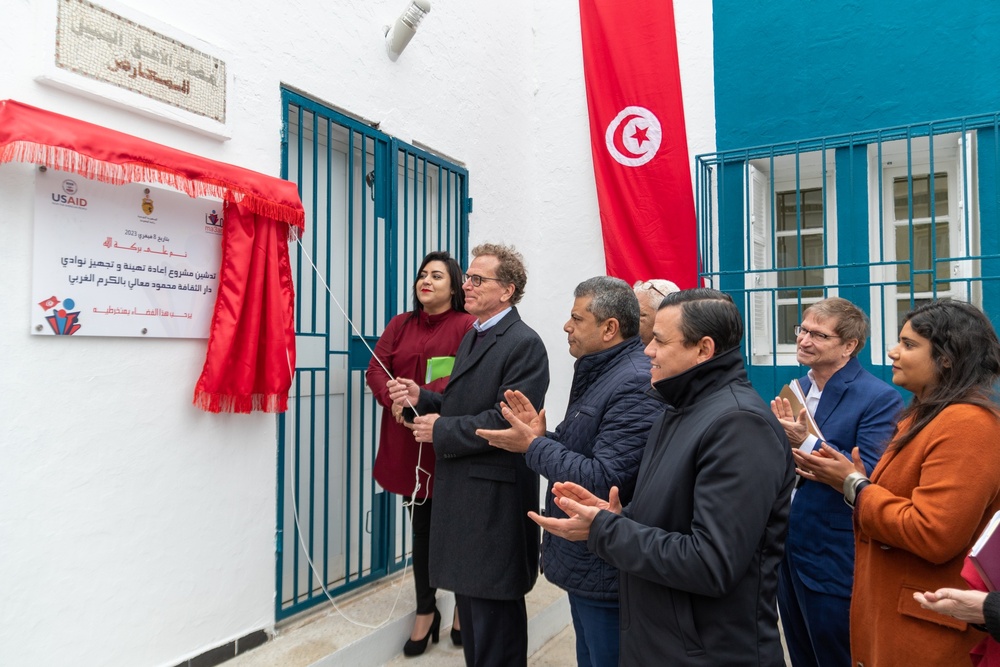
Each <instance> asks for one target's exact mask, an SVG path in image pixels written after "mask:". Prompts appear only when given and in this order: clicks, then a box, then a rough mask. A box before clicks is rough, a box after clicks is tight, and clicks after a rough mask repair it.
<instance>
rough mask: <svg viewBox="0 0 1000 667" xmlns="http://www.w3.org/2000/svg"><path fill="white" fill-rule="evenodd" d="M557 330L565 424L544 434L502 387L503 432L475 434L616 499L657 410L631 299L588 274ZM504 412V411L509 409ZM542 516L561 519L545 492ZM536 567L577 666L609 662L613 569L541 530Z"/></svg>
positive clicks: (614, 613)
mask: <svg viewBox="0 0 1000 667" xmlns="http://www.w3.org/2000/svg"><path fill="white" fill-rule="evenodd" d="M573 296H574V297H575V299H576V300H575V301H574V303H573V310H572V312H571V313H570V318H569V320H568V321H567V322H566V325H565V326H564V327H563V330H564V331H565V332H566V333H567V334H568V336H569V352H570V354H571V355H573V356H574V357H575V358H576V359H577V362H576V366H575V370H574V373H573V384H572V387H571V388H570V395H569V405H568V407H567V409H566V418H565V419H564V420H563V422H562V423H561V424H559V426H558V427H557V428H556V430H555V432H554V433H546V432H545V421H544V419H545V417H544V410H543V411H542V413H541V414H537V413H536V412H535V410H534V407H533V406H532V405H531V403H530V401H528V400H527V399H526V398H525V397H524V395H523V394H521V392H517V391H508V392H507V393H506V395H505V396H506V399H507V400H506V406H505V407H504V409H503V413H504V416H505V417H507V418H508V420H509V421H510V423H511V425H512V428H510V429H507V430H503V431H495V430H492V431H491V430H480V431H477V435H480V436H482V437H484V438H487V439H488V440H489V442H490V444H491V445H493V446H494V447H499V448H501V449H505V450H507V451H511V452H518V453H523V454H524V455H525V461H526V462H527V464H528V467H529V468H531V469H532V470H534V471H535V472H537V473H538V474H540V475H542V476H544V477H545V478H547V479H548V480H550V482H566V481H569V482H576V483H577V484H581V485H583V486H585V487H587V488H588V489H593V490H594V491H595V492H596V493H599V494H603V495H604V496H606V495H607V494H608V493H609V492H610V490H611V487H612V486H617V487H618V488H619V491H620V495H621V497H622V498H623V502H628V500H629V499H630V498H631V497H632V490H633V488H635V477H636V473H637V472H638V470H639V461H640V459H641V458H642V448H643V446H644V445H645V443H646V438H647V437H648V435H649V429H650V427H651V426H652V425H653V422H654V421H656V418H657V417H659V415H660V413H661V412H662V411H663V406H662V404H660V402H659V401H657V400H656V399H655V398H654V397H653V396H652V395H651V394H649V393H647V392H648V391H649V378H650V376H649V360H648V359H647V358H646V356H645V355H644V354H643V344H642V341H641V340H640V338H639V336H638V333H639V302H638V301H637V299H636V297H635V294H634V293H633V291H632V289H631V288H630V287H629V286H628V284H627V283H626V282H624V281H623V280H619V279H618V278H610V277H607V276H598V277H596V278H591V279H589V280H585V281H584V282H582V283H580V284H579V285H578V286H577V288H576V290H575V291H574V292H573ZM512 411H513V412H512ZM546 514H547V515H548V516H555V517H565V516H566V514H565V513H564V512H563V511H562V510H561V509H559V507H557V506H556V505H555V502H554V498H553V496H552V495H551V494H550V493H549V494H547V500H546ZM542 570H543V572H544V573H545V576H546V578H547V579H548V580H549V581H551V582H552V583H554V584H556V585H557V586H559V587H560V588H563V589H565V590H566V591H567V592H568V593H569V601H570V609H571V611H572V614H573V627H574V630H575V631H576V652H577V664H578V665H586V666H588V667H590V666H593V667H603V666H604V665H608V666H610V667H613V666H614V665H617V664H618V613H619V611H618V570H616V569H615V568H614V567H613V566H611V565H609V564H608V563H607V562H605V561H603V560H601V559H600V558H598V557H597V556H596V555H594V554H592V553H590V552H589V551H588V550H587V545H586V544H584V543H581V542H570V541H568V540H564V539H562V538H560V537H554V536H552V535H549V534H545V536H544V538H543V542H542Z"/></svg>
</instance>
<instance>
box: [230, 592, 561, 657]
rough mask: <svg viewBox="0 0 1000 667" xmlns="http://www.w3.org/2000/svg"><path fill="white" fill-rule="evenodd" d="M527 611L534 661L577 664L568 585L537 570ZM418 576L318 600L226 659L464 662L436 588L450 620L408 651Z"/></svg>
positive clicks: (447, 601)
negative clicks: (423, 645) (419, 650)
mask: <svg viewBox="0 0 1000 667" xmlns="http://www.w3.org/2000/svg"><path fill="white" fill-rule="evenodd" d="M525 602H526V606H527V612H528V650H529V653H531V654H532V657H531V659H530V660H529V664H530V665H533V666H535V665H537V666H538V667H544V666H547V665H573V664H575V662H576V640H575V637H574V635H573V627H572V621H571V618H570V613H569V601H568V599H567V597H566V593H565V592H564V591H562V590H561V589H559V588H557V587H556V586H553V585H552V584H550V583H549V582H548V581H546V580H545V579H544V578H543V577H539V579H538V583H537V584H536V585H535V587H534V589H532V591H531V592H530V593H529V594H528V595H527V596H526V598H525ZM414 607H415V604H414V594H413V579H412V577H411V576H409V574H408V573H407V574H406V575H405V576H403V577H395V578H393V579H391V580H387V581H384V582H380V583H379V584H377V585H375V586H372V587H371V588H367V589H364V590H362V591H359V592H357V593H355V594H354V595H349V596H345V597H343V598H337V599H336V606H335V605H334V604H332V603H326V604H323V605H320V606H319V608H318V609H317V610H316V611H315V612H313V613H311V614H308V615H305V616H303V617H301V618H296V619H294V620H292V621H290V622H288V623H285V624H282V625H281V626H279V628H278V629H277V631H276V633H275V636H274V637H273V638H272V639H271V640H270V641H268V642H267V643H266V644H264V645H263V646H260V647H258V648H255V649H253V650H252V651H248V652H247V653H245V654H243V655H239V656H237V657H235V658H233V659H232V660H229V661H227V662H226V663H225V667H334V666H339V665H343V666H345V667H378V666H379V665H394V666H398V665H406V667H421V666H423V667H430V666H432V665H433V666H437V665H442V666H445V667H447V666H450V665H455V666H456V667H458V666H461V665H464V664H465V659H464V655H463V653H462V649H461V647H458V646H453V645H452V643H451V637H450V630H451V618H452V613H453V611H454V596H452V595H451V594H450V593H446V592H439V593H438V608H439V609H440V610H441V615H442V617H443V619H445V621H444V622H446V623H447V624H448V626H447V627H442V628H441V632H440V642H439V643H438V644H429V645H428V648H427V651H426V652H425V653H424V654H423V655H422V656H417V657H415V658H406V657H405V656H403V655H402V650H403V644H404V643H405V642H406V639H407V638H409V636H410V630H411V628H412V626H413V613H414Z"/></svg>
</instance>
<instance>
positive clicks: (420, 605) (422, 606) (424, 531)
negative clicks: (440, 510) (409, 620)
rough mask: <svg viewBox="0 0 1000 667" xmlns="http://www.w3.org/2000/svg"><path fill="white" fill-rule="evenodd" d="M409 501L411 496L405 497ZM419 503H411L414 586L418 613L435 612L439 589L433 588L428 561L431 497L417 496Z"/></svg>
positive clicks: (409, 507)
mask: <svg viewBox="0 0 1000 667" xmlns="http://www.w3.org/2000/svg"><path fill="white" fill-rule="evenodd" d="M404 500H406V502H407V503H409V502H410V500H411V498H409V497H404ZM417 502H418V503H420V504H419V505H409V506H408V508H407V509H409V510H410V527H411V528H412V529H413V588H414V589H415V590H416V593H417V613H418V614H433V613H434V607H435V601H436V598H437V589H436V588H431V575H430V569H429V565H428V562H429V561H430V557H429V554H430V550H431V499H430V498H417Z"/></svg>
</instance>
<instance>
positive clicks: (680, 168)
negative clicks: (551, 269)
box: [580, 0, 698, 289]
mask: <svg viewBox="0 0 1000 667" xmlns="http://www.w3.org/2000/svg"><path fill="white" fill-rule="evenodd" d="M580 24H581V28H582V30H583V72H584V77H585V79H586V83H587V107H588V109H589V111H590V145H591V150H592V151H593V154H594V176H595V178H596V181H597V201H598V204H599V205H600V209H601V226H602V230H603V235H604V254H605V257H606V258H607V267H608V275H612V276H617V277H619V278H622V279H624V280H626V281H628V282H629V283H632V282H633V281H635V280H649V279H651V278H664V279H666V280H672V281H673V282H675V283H677V285H678V286H680V287H681V288H682V289H684V288H689V287H695V286H696V284H697V282H698V245H697V243H698V242H697V230H696V221H695V213H694V195H693V193H692V189H691V170H690V167H689V165H688V149H687V137H686V134H685V130H684V106H683V101H682V98H681V76H680V68H679V67H678V64H677V34H676V31H675V28H674V10H673V3H672V2H671V0H657V2H649V1H648V0H580Z"/></svg>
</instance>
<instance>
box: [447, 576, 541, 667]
mask: <svg viewBox="0 0 1000 667" xmlns="http://www.w3.org/2000/svg"><path fill="white" fill-rule="evenodd" d="M455 604H456V605H458V619H459V621H460V622H461V623H462V650H463V651H465V664H466V666H467V667H527V665H528V612H527V609H526V608H525V606H524V598H523V597H522V598H520V599H517V600H487V599H485V598H473V597H469V596H467V595H459V594H457V593H456V594H455Z"/></svg>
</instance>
